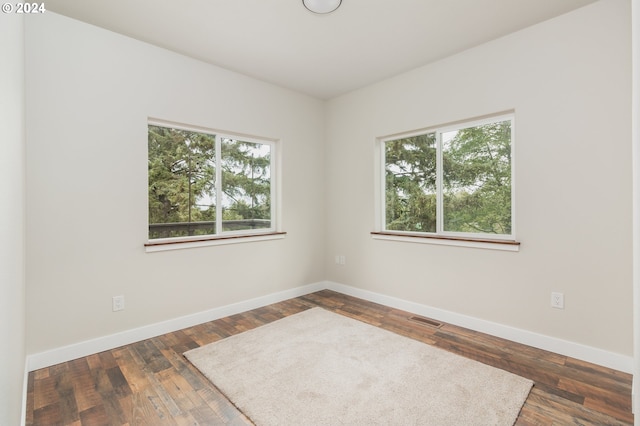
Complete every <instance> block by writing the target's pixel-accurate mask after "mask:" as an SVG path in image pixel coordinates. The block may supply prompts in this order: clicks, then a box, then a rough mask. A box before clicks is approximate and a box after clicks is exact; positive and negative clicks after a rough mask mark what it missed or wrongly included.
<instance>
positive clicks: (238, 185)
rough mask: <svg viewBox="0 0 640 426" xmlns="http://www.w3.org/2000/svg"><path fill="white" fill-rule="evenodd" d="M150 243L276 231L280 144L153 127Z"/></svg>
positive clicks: (150, 135) (150, 133)
mask: <svg viewBox="0 0 640 426" xmlns="http://www.w3.org/2000/svg"><path fill="white" fill-rule="evenodd" d="M148 150H149V156H148V173H149V240H156V241H157V240H159V239H174V240H180V241H183V240H187V241H190V240H195V239H198V238H200V239H201V238H202V237H203V236H217V237H220V236H233V235H247V234H251V235H253V234H256V233H267V232H274V231H275V211H274V205H275V203H274V199H275V194H274V190H275V185H274V171H275V167H274V161H275V143H274V142H272V141H262V140H256V139H252V138H245V137H236V136H233V135H222V134H216V133H215V132H208V131H203V130H194V129H190V128H188V127H181V126H175V125H171V126H170V127H169V126H167V125H164V124H162V123H155V122H154V123H149V126H148Z"/></svg>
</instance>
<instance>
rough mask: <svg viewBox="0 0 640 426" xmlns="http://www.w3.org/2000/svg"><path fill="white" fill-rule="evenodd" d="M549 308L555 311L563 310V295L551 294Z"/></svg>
mask: <svg viewBox="0 0 640 426" xmlns="http://www.w3.org/2000/svg"><path fill="white" fill-rule="evenodd" d="M551 307H552V308H556V309H564V294H563V293H556V292H553V293H551Z"/></svg>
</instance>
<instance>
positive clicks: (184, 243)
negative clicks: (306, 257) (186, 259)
mask: <svg viewBox="0 0 640 426" xmlns="http://www.w3.org/2000/svg"><path fill="white" fill-rule="evenodd" d="M286 234H287V233H286V232H270V233H264V234H245V235H225V236H222V237H220V236H213V235H211V236H203V237H202V238H198V239H164V240H152V241H149V242H147V243H146V244H145V245H144V249H145V251H146V252H147V253H153V252H157V251H168V250H180V249H188V248H196V247H208V246H220V245H226V244H238V243H249V242H257V241H270V240H281V239H283V238H284V237H285V235H286Z"/></svg>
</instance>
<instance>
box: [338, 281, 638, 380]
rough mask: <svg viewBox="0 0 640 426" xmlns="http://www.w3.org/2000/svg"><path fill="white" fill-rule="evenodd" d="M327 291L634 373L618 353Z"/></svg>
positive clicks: (366, 295)
mask: <svg viewBox="0 0 640 426" xmlns="http://www.w3.org/2000/svg"><path fill="white" fill-rule="evenodd" d="M325 288H327V289H329V290H334V291H337V292H339V293H343V294H346V295H349V296H354V297H358V298H360V299H364V300H368V301H370V302H375V303H379V304H381V305H385V306H389V307H391V308H396V309H402V310H404V311H408V312H411V313H414V314H418V315H422V316H425V317H429V318H433V319H437V320H439V321H443V322H446V323H449V324H453V325H457V326H460V327H465V328H469V329H471V330H475V331H479V332H481V333H486V334H490V335H492V336H496V337H501V338H503V339H507V340H511V341H512V342H517V343H522V344H524V345H528V346H533V347H535V348H538V349H544V350H547V351H550V352H554V353H557V354H560V355H565V356H569V357H572V358H576V359H580V360H582V361H587V362H591V363H593V364H598V365H601V366H603V367H608V368H613V369H615V370H618V371H622V372H625V373H630V374H631V373H632V372H633V357H631V356H627V355H621V354H618V353H614V352H609V351H605V350H602V349H598V348H594V347H591V346H586V345H583V344H580V343H574V342H570V341H567V340H562V339H558V338H555V337H550V336H545V335H543V334H538V333H534V332H531V331H527V330H522V329H518V328H515V327H510V326H507V325H503V324H498V323H494V322H491V321H486V320H482V319H478V318H474V317H470V316H467V315H462V314H458V313H455V312H450V311H446V310H443V309H438V308H434V307H431V306H427V305H422V304H419V303H415V302H409V301H406V300H403V299H398V298H395V297H391V296H386V295H384V294H380V293H374V292H372V291H368V290H363V289H359V288H356V287H351V286H348V285H344V284H339V283H336V282H330V281H328V282H326V283H325Z"/></svg>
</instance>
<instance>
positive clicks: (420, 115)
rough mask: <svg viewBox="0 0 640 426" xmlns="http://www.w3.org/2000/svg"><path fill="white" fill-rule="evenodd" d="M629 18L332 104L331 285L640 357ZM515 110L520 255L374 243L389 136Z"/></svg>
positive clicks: (560, 29) (465, 59) (508, 42)
mask: <svg viewBox="0 0 640 426" xmlns="http://www.w3.org/2000/svg"><path fill="white" fill-rule="evenodd" d="M629 4H630V3H629V2H628V1H627V0H603V1H601V2H598V3H595V4H592V5H590V6H587V7H585V8H582V9H579V10H577V11H574V12H572V13H569V14H567V15H563V16H561V17H558V18H556V19H553V20H550V21H547V22H544V23H542V24H539V25H536V26H534V27H531V28H528V29H525V30H523V31H520V32H518V33H515V34H512V35H509V36H507V37H504V38H502V39H499V40H496V41H493V42H490V43H487V44H485V45H482V46H479V47H477V48H474V49H471V50H468V51H465V52H462V53H460V54H458V55H455V56H453V57H450V58H447V59H444V60H442V61H439V62H437V63H434V64H431V65H428V66H425V67H422V68H419V69H416V70H413V71H411V72H408V73H406V74H403V75H400V76H397V77H395V78H391V79H389V80H386V81H384V82H381V83H379V84H376V85H373V86H369V87H367V88H364V89H362V90H358V91H355V92H352V93H350V94H347V95H344V96H342V97H339V98H336V99H334V100H332V101H330V102H329V104H328V110H327V122H328V124H327V137H326V140H327V154H326V155H327V157H326V162H327V164H326V172H327V173H326V175H327V177H326V185H327V190H326V191H327V203H326V205H327V239H326V248H327V252H326V257H325V259H326V270H327V276H328V279H329V280H332V281H335V282H338V283H342V284H347V285H351V286H354V287H357V288H361V289H363V290H368V291H373V292H376V293H381V294H384V295H388V296H392V297H397V298H400V299H404V300H408V301H412V302H416V303H420V304H424V305H428V306H432V307H436V308H439V309H444V310H447V311H451V312H456V313H459V314H462V315H466V316H470V317H474V318H478V319H483V320H488V321H492V322H495V323H498V324H504V325H507V326H511V327H516V328H518V329H523V330H528V331H531V332H534V333H539V334H543V335H547V336H551V337H555V338H558V339H563V340H566V341H570V342H575V343H579V344H583V345H587V346H590V347H594V348H599V349H602V350H605V351H609V352H613V353H617V354H623V355H627V356H629V355H631V354H632V285H631V280H632V278H631V271H632V261H631V258H632V256H631V247H632V243H631V222H632V221H631V161H630V156H631V144H630V143H629V141H630V137H631V135H630V125H631V116H630V89H631V86H630V19H629V16H630V9H629ZM511 109H514V110H515V117H516V134H515V138H516V154H515V162H516V172H515V173H516V174H515V181H516V216H515V225H516V232H517V239H518V240H519V241H520V242H521V243H522V245H521V249H520V251H519V252H517V253H512V252H501V251H494V250H483V249H477V248H462V247H449V246H436V245H427V244H412V243H404V242H390V241H380V240H372V238H371V236H370V234H369V233H370V231H373V230H375V229H376V224H375V220H374V217H375V215H374V213H375V204H374V200H375V185H374V183H375V181H374V176H375V168H376V167H377V165H376V163H375V161H374V148H375V140H376V137H379V136H384V135H389V134H394V133H398V132H403V131H410V130H414V129H420V128H424V127H428V126H433V125H439V124H444V123H448V122H452V121H457V120H464V119H468V118H473V117H476V116H481V115H485V114H491V113H496V112H500V111H505V110H511ZM335 254H343V255H345V256H346V265H344V266H339V265H336V264H335V263H334V256H335ZM551 291H560V292H563V293H564V294H565V309H564V310H555V309H552V308H551V307H550V293H551Z"/></svg>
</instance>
